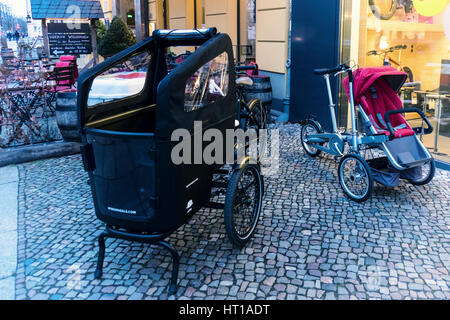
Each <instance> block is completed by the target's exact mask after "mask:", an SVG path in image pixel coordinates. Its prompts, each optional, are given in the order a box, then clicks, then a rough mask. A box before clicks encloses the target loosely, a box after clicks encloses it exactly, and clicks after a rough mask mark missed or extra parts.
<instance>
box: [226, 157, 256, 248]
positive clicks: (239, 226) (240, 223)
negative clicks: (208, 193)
mask: <svg viewBox="0 0 450 320" xmlns="http://www.w3.org/2000/svg"><path fill="white" fill-rule="evenodd" d="M263 185H264V184H263V177H262V175H261V171H260V168H259V166H258V165H256V164H249V163H246V164H244V165H242V166H241V167H240V168H238V169H236V170H234V172H233V173H232V175H231V178H230V181H229V182H228V187H227V192H226V197H225V207H224V217H225V229H226V231H227V234H228V237H229V239H230V241H231V242H232V243H233V244H234V245H235V246H236V247H238V248H242V247H244V246H245V245H246V243H247V242H248V241H249V240H250V239H251V237H252V236H253V234H254V232H255V230H256V226H257V224H258V220H259V217H260V215H261V207H262V199H263V193H264V187H263Z"/></svg>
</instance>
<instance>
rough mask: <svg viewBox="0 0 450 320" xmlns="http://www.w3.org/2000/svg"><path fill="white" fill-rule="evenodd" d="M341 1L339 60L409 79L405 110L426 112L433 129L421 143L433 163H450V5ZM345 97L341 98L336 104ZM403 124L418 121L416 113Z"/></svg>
mask: <svg viewBox="0 0 450 320" xmlns="http://www.w3.org/2000/svg"><path fill="white" fill-rule="evenodd" d="M342 2H343V3H342V6H343V7H342V26H341V43H342V48H341V60H342V61H347V60H350V61H351V63H352V64H355V65H359V66H360V67H373V66H382V65H391V66H393V67H395V68H397V69H399V70H403V71H404V72H406V73H407V74H408V80H407V83H406V84H405V86H404V87H403V89H402V90H401V93H400V95H401V98H402V100H403V103H404V106H405V107H410V106H414V107H418V108H420V109H422V110H424V111H425V112H426V114H427V116H428V117H429V118H430V119H431V120H432V123H433V125H434V126H435V131H434V133H433V134H432V135H428V136H424V137H423V141H424V143H425V145H426V146H427V147H428V148H429V149H430V151H432V152H433V155H434V156H435V158H436V159H439V160H443V161H445V162H450V1H448V0H351V1H350V0H343V1H342ZM345 99H346V97H345V96H344V95H341V105H342V103H344V101H345ZM342 109H345V108H342ZM345 111H346V110H344V111H343V112H341V119H340V120H341V121H340V123H341V125H342V124H343V123H345V120H346V118H347V113H346V112H345ZM407 120H408V121H410V122H411V123H414V122H417V121H419V120H418V119H416V118H415V115H408V116H407Z"/></svg>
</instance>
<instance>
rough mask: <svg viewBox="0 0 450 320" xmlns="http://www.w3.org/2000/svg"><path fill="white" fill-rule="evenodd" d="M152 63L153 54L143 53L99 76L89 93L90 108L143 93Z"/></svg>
mask: <svg viewBox="0 0 450 320" xmlns="http://www.w3.org/2000/svg"><path fill="white" fill-rule="evenodd" d="M150 61H151V54H150V53H149V52H141V53H138V54H136V55H134V56H132V57H130V58H128V59H127V60H124V61H121V62H119V63H117V64H115V65H114V66H112V67H111V68H109V69H108V70H107V71H105V72H103V73H102V74H100V75H99V76H97V77H96V78H95V79H94V81H93V83H92V87H91V91H90V92H89V99H88V106H89V107H94V106H96V105H98V104H101V103H106V102H113V101H116V100H122V99H125V98H128V97H132V96H135V95H137V94H139V93H140V92H142V90H143V89H144V86H145V79H146V77H147V71H148V68H149V65H150Z"/></svg>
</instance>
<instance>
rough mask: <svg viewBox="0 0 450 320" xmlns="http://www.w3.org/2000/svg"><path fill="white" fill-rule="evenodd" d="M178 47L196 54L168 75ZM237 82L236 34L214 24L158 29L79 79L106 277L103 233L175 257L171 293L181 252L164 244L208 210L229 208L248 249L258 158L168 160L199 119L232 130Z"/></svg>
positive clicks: (234, 231)
mask: <svg viewBox="0 0 450 320" xmlns="http://www.w3.org/2000/svg"><path fill="white" fill-rule="evenodd" d="M181 46H182V47H186V46H190V47H197V50H196V51H195V52H194V53H192V54H191V55H190V56H189V57H188V58H187V59H186V60H185V61H183V62H182V63H181V64H180V65H178V66H177V67H176V68H174V69H172V70H170V71H169V69H168V64H167V61H168V59H167V55H168V52H169V48H170V49H171V50H176V49H177V47H181ZM180 49H181V48H180ZM235 81H236V74H235V66H234V58H233V49H232V43H231V40H230V38H229V36H228V35H226V34H217V32H216V30H215V29H214V28H211V29H204V30H170V31H169V30H158V31H155V33H154V34H153V36H152V37H150V38H148V39H147V40H144V41H143V42H141V43H139V44H137V45H135V46H133V47H131V48H129V49H127V50H125V51H123V52H121V53H119V54H117V55H115V56H114V57H112V58H110V59H108V60H106V61H105V62H103V63H101V64H99V65H98V66H96V67H94V68H92V69H91V70H89V71H87V72H86V73H84V74H83V75H82V76H81V77H80V80H79V84H78V109H79V124H80V127H79V130H80V135H81V139H82V156H83V162H84V166H85V170H86V171H87V172H88V173H89V183H90V185H91V189H92V194H93V199H94V204H95V212H96V215H97V217H98V218H99V219H100V220H101V221H103V222H104V223H105V224H106V231H105V232H103V233H102V234H101V235H100V236H99V239H98V242H99V247H100V251H99V257H98V264H97V269H96V272H95V276H96V277H97V278H100V277H101V276H102V268H103V260H104V254H105V238H108V237H109V238H119V239H126V240H129V241H138V242H142V243H149V244H155V245H159V246H162V247H164V248H166V249H168V251H169V252H170V253H171V255H172V258H173V269H172V279H171V283H170V287H169V292H170V293H174V292H175V291H176V283H177V276H178V264H179V256H178V254H177V252H176V251H175V249H174V248H172V247H171V246H170V245H169V244H168V243H167V242H166V241H164V240H165V239H166V238H167V237H168V236H169V235H170V234H172V233H173V232H175V231H176V230H177V229H178V228H180V227H181V226H183V225H184V224H186V223H187V222H188V221H189V219H190V218H191V217H192V216H193V215H194V214H195V213H196V212H197V211H198V210H200V209H201V208H202V207H212V208H223V209H224V217H225V219H224V220H225V227H226V231H227V234H228V236H229V238H230V240H231V242H232V243H233V244H234V245H236V246H238V247H243V246H244V245H245V244H246V243H247V242H248V241H249V240H250V238H251V237H252V235H253V234H254V232H255V229H256V226H257V223H258V219H259V217H260V214H261V206H262V197H263V192H264V187H263V178H262V176H261V173H260V166H259V164H258V163H256V164H255V163H253V162H251V161H249V158H248V157H246V158H245V160H244V161H242V162H240V163H238V162H236V163H234V164H231V165H225V166H224V165H221V164H212V165H209V164H205V163H203V164H189V163H183V164H174V162H173V161H172V159H171V155H172V150H173V148H174V146H175V145H177V143H178V142H174V141H172V139H171V136H172V133H173V132H174V130H176V129H186V130H188V131H189V132H190V135H191V137H190V138H191V141H192V142H193V140H194V127H195V126H194V122H195V121H200V122H201V123H202V126H201V127H202V130H203V131H205V130H207V129H217V130H220V132H221V133H222V134H223V136H224V137H225V131H226V130H229V129H231V130H234V129H235V125H236V116H237V98H236V83H235ZM123 88H127V89H126V90H123ZM193 145H194V143H192V149H193V148H194V147H193ZM224 152H225V151H224ZM193 156H194V155H193V152H192V157H193ZM217 195H225V202H224V203H223V202H222V203H219V202H211V201H210V199H211V197H213V196H217Z"/></svg>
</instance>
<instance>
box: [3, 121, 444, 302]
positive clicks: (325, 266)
mask: <svg viewBox="0 0 450 320" xmlns="http://www.w3.org/2000/svg"><path fill="white" fill-rule="evenodd" d="M274 128H278V127H274ZM300 128H301V127H300V126H299V125H284V126H280V127H279V129H280V139H281V142H280V156H281V158H280V165H279V172H278V173H277V174H275V175H273V176H271V175H266V176H265V183H266V192H265V197H264V212H263V215H262V217H261V221H260V223H259V225H258V227H257V229H256V236H255V237H254V238H253V239H252V240H251V241H250V242H249V244H248V245H247V247H246V248H245V249H244V250H235V249H232V246H231V244H230V243H229V240H228V238H227V237H226V234H225V230H224V226H223V212H222V211H221V210H216V209H202V210H200V211H199V212H198V213H197V214H196V215H194V217H193V218H192V219H191V221H190V222H189V223H188V224H186V225H185V226H183V227H182V228H180V229H179V230H178V231H177V232H175V233H174V234H172V235H171V236H170V237H168V239H167V240H168V242H169V243H171V244H172V245H174V247H175V248H176V249H177V250H178V252H179V253H180V256H181V264H180V279H179V283H178V290H179V291H178V293H177V294H176V295H175V296H171V297H169V295H168V294H167V289H168V285H169V281H170V275H171V270H172V262H171V260H170V258H169V256H168V255H167V252H165V251H164V250H162V249H161V248H157V247H154V246H149V245H142V244H138V243H129V242H126V241H123V240H108V242H107V252H106V257H105V265H104V273H103V279H102V280H96V279H94V276H93V273H94V270H95V264H96V257H97V254H98V247H97V242H96V238H97V236H98V235H99V234H100V233H101V232H102V231H103V230H104V225H103V224H102V222H100V221H99V220H98V219H97V218H96V216H95V212H94V207H93V201H92V196H91V190H90V186H89V185H88V184H87V180H88V176H87V174H86V173H85V172H84V171H83V166H82V161H81V158H80V156H79V155H75V156H69V157H63V158H55V159H49V160H43V161H37V162H33V163H28V164H24V165H20V166H19V197H18V209H19V214H18V239H17V248H18V251H17V269H16V271H15V272H16V279H15V287H16V298H20V299H39V298H43V299H54V300H62V299H92V300H95V299H120V300H126V299H225V298H226V299H249V300H253V299H256V298H258V299H273V298H276V299H305V298H308V299H368V298H370V299H407V298H412V299H450V293H449V290H448V287H449V286H450V278H449V273H450V272H449V271H450V270H449V253H448V245H447V244H448V238H449V231H448V221H449V218H450V216H449V215H450V213H449V212H448V210H447V208H448V207H450V199H449V198H450V197H449V196H448V195H449V194H450V173H448V172H445V171H441V170H437V172H436V177H435V179H434V180H433V181H432V182H431V183H430V184H429V185H427V186H423V187H415V186H412V185H411V184H408V183H407V181H401V182H400V185H399V186H398V187H397V188H394V189H389V188H385V187H382V186H379V185H376V187H375V189H374V194H373V197H372V198H370V199H369V200H368V201H366V202H365V203H361V204H359V203H354V202H352V201H349V200H348V199H347V198H345V196H344V195H343V193H342V190H341V189H340V186H339V183H338V181H337V178H336V176H337V165H338V163H337V162H336V161H334V160H333V159H332V157H329V156H326V155H322V156H320V157H317V158H315V159H313V158H310V157H309V156H307V155H305V153H304V151H303V150H302V148H301V144H300ZM0 183H1V181H0ZM221 201H223V197H222V198H221Z"/></svg>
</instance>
